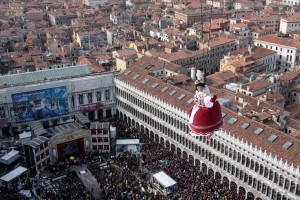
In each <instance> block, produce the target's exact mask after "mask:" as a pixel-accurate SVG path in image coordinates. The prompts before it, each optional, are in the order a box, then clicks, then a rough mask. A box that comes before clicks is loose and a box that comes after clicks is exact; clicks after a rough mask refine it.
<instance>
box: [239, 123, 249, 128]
mask: <svg viewBox="0 0 300 200" xmlns="http://www.w3.org/2000/svg"><path fill="white" fill-rule="evenodd" d="M249 126H250V124H248V123H243V125H242V126H241V128H243V129H247V128H248V127H249Z"/></svg>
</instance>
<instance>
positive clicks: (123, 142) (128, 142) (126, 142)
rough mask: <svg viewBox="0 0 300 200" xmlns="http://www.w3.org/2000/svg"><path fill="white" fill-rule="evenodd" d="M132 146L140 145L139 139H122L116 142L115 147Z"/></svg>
mask: <svg viewBox="0 0 300 200" xmlns="http://www.w3.org/2000/svg"><path fill="white" fill-rule="evenodd" d="M133 144H136V145H138V144H140V140H139V139H123V140H117V141H116V145H133Z"/></svg>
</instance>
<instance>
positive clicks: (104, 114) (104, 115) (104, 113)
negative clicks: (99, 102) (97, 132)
mask: <svg viewBox="0 0 300 200" xmlns="http://www.w3.org/2000/svg"><path fill="white" fill-rule="evenodd" d="M102 110H103V118H104V119H105V118H106V109H105V108H103V109H102Z"/></svg>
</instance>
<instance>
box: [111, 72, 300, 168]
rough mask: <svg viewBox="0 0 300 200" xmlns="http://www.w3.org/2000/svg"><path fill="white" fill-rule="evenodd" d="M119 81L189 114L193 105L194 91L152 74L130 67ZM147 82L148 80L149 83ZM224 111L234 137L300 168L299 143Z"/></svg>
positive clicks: (225, 122)
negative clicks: (271, 137)
mask: <svg viewBox="0 0 300 200" xmlns="http://www.w3.org/2000/svg"><path fill="white" fill-rule="evenodd" d="M137 75H139V76H137ZM134 77H135V78H134ZM116 79H117V80H120V81H122V82H124V83H127V84H129V85H130V86H132V87H134V88H138V89H139V90H141V91H144V92H146V93H148V94H150V95H153V96H154V97H156V98H158V99H160V100H161V101H164V102H166V103H169V104H171V105H174V106H175V108H179V109H180V110H182V111H185V112H187V111H188V109H189V108H190V107H191V106H192V104H188V103H187V101H188V100H190V99H191V98H192V97H193V93H192V92H189V91H187V90H183V89H181V88H179V87H176V86H174V85H171V84H168V83H165V82H163V81H162V80H160V79H156V78H154V77H152V76H150V75H148V74H142V73H140V71H139V70H138V69H130V68H128V69H127V70H125V71H124V72H123V73H121V74H119V75H118V76H117V77H116ZM146 79H148V80H147V81H145V80H146ZM155 83H156V84H158V85H157V86H156V87H152V86H153V85H156V84H155ZM164 87H168V89H167V90H166V91H164V92H162V88H164ZM173 90H175V91H176V93H175V94H174V95H173V96H172V95H170V92H171V91H173ZM191 91H192V89H191ZM181 95H185V96H184V97H183V99H181V100H179V99H178V97H180V96H181ZM222 111H223V112H224V113H225V114H226V115H225V117H224V126H223V130H224V131H226V132H229V133H230V134H232V135H233V136H234V137H237V138H239V139H240V140H243V141H244V142H245V141H247V142H248V144H252V145H253V146H257V148H261V150H262V151H263V152H264V151H266V152H267V153H268V154H272V155H273V156H275V155H276V156H277V158H279V159H281V158H282V160H283V161H284V162H285V161H287V162H288V163H289V164H292V163H293V165H294V166H300V157H299V156H298V155H299V153H300V141H299V140H297V139H295V138H294V137H291V136H289V135H286V134H285V133H283V132H280V131H278V130H276V129H273V128H271V127H268V126H266V125H264V124H262V123H259V122H256V121H253V120H251V119H248V118H246V117H244V116H240V115H238V114H237V113H235V112H233V111H231V110H229V109H227V108H225V107H222ZM231 117H235V118H236V119H237V122H235V123H234V124H229V123H228V120H229V119H230V118H231ZM244 123H248V124H250V126H249V127H248V128H247V129H243V128H242V127H241V126H242V125H243V124H244ZM258 128H261V129H262V130H263V131H262V133H261V134H259V135H258V134H255V133H254V132H255V131H256V130H257V129H258ZM272 134H276V135H277V136H278V138H277V139H276V140H275V141H273V142H270V141H269V140H268V139H269V137H270V136H271V135H272ZM287 141H289V142H291V143H292V146H291V147H289V148H288V149H285V148H284V147H283V145H284V144H285V143H286V142H287Z"/></svg>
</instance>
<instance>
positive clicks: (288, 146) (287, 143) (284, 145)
mask: <svg viewBox="0 0 300 200" xmlns="http://www.w3.org/2000/svg"><path fill="white" fill-rule="evenodd" d="M292 145H293V143H292V142H290V141H287V142H285V143H284V144H283V145H282V147H283V148H285V149H286V150H288V149H289V148H290V147H291V146H292Z"/></svg>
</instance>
